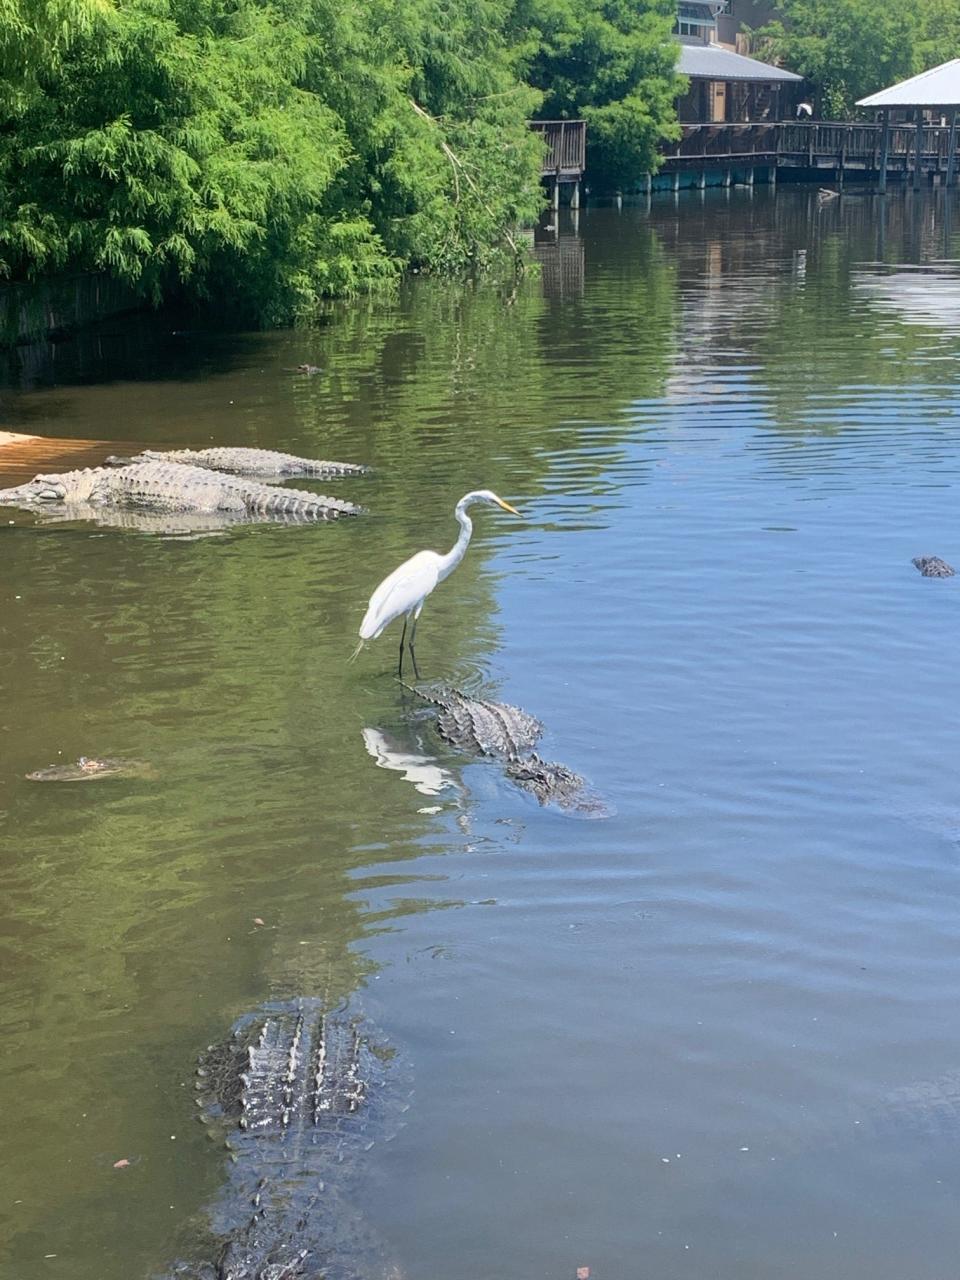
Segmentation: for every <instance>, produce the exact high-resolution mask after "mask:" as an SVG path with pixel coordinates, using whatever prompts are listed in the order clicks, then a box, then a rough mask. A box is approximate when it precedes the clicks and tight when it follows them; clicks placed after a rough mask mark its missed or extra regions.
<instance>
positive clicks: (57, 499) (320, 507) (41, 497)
mask: <svg viewBox="0 0 960 1280" xmlns="http://www.w3.org/2000/svg"><path fill="white" fill-rule="evenodd" d="M0 506H12V507H22V508H24V509H26V510H28V511H45V510H47V511H51V512H52V513H53V514H55V515H57V514H59V515H61V518H62V517H63V515H64V514H67V515H69V514H70V512H71V509H73V511H75V512H76V513H77V517H78V518H80V516H81V514H82V513H83V512H84V511H85V510H91V511H96V510H97V509H99V508H104V509H109V508H113V509H124V510H135V511H169V512H195V513H198V514H213V513H216V514H222V515H223V516H225V517H227V518H228V519H232V520H278V521H291V522H294V521H305V520H335V519H337V518H338V517H340V516H346V515H359V514H360V512H361V511H362V508H361V507H358V506H356V505H355V504H354V503H352V502H344V501H342V500H341V499H340V498H328V497H325V496H324V495H323V494H319V493H311V492H310V491H309V490H306V489H284V488H281V487H280V486H279V485H270V484H264V483H262V482H261V481H258V480H248V479H244V478H243V477H238V476H228V475H222V474H221V473H220V472H217V471H208V470H206V469H205V468H203V467H191V466H186V465H182V464H178V463H167V462H141V463H136V464H132V465H130V466H126V467H92V468H87V469H85V470H83V471H66V472H63V473H62V474H60V475H38V476H35V477H34V478H33V479H32V480H28V481H27V482H26V484H21V485H17V486H15V487H14V488H12V489H0Z"/></svg>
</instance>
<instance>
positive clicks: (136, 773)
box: [26, 756, 157, 782]
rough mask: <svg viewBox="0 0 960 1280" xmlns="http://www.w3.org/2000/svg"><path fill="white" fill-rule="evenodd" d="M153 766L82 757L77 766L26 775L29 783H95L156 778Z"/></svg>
mask: <svg viewBox="0 0 960 1280" xmlns="http://www.w3.org/2000/svg"><path fill="white" fill-rule="evenodd" d="M156 776H157V771H156V770H155V769H154V767H153V765H151V764H147V763H146V762H145V761H143V760H109V759H102V758H100V757H97V756H80V758H79V759H78V760H77V761H76V763H75V764H52V765H49V766H48V767H47V768H46V769H36V770H34V772H33V773H28V774H27V775H26V778H27V781H28V782H94V781H103V780H104V779H106V778H155V777H156Z"/></svg>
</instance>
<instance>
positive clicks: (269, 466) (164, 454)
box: [107, 448, 370, 479]
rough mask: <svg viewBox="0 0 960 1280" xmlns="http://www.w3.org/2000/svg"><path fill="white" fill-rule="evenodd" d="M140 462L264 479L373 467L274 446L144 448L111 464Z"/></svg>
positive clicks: (350, 472)
mask: <svg viewBox="0 0 960 1280" xmlns="http://www.w3.org/2000/svg"><path fill="white" fill-rule="evenodd" d="M139 462H177V463H180V464H181V465H184V466H193V467H206V468H208V469H209V470H210V471H225V472H228V473H230V474H232V475H238V476H257V477H259V478H261V479H269V478H270V477H274V478H277V477H280V478H282V477H284V476H317V477H328V476H363V475H366V474H367V473H368V472H369V470H370V468H369V467H364V466H361V465H360V464H359V463H356V462H323V461H321V460H320V459H319V458H299V457H297V455H296V454H295V453H278V452H276V451H275V450H274V449H248V448H236V449H233V448H223V449H166V450H159V449H144V450H143V452H142V453H138V454H136V455H135V456H134V457H132V458H118V457H115V456H114V457H110V458H108V459H107V465H108V466H111V467H117V466H120V467H127V466H132V465H134V464H136V463H139Z"/></svg>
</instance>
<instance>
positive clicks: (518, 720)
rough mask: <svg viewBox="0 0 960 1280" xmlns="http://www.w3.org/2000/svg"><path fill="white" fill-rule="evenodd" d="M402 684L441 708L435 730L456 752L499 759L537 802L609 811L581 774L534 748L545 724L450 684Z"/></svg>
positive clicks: (595, 812)
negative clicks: (429, 685) (425, 686)
mask: <svg viewBox="0 0 960 1280" xmlns="http://www.w3.org/2000/svg"><path fill="white" fill-rule="evenodd" d="M404 688H406V689H409V690H410V691H411V692H412V693H415V694H416V695H417V696H418V697H419V698H423V699H424V701H426V702H431V703H433V705H434V706H436V707H438V708H439V713H438V715H437V732H438V733H439V735H440V737H441V738H443V740H444V741H445V742H448V743H449V744H450V745H451V746H452V747H456V748H457V749H458V750H460V751H468V752H470V753H472V754H479V755H483V756H492V757H493V758H495V759H498V760H501V761H502V762H503V764H504V772H505V773H506V775H507V777H508V778H510V779H511V781H512V782H514V783H516V785H517V786H518V787H521V788H522V789H523V790H524V791H528V792H529V793H530V794H531V795H533V796H535V797H536V799H537V800H538V801H539V803H540V804H541V805H547V804H556V805H558V806H559V807H560V808H561V809H565V810H567V811H573V812H578V813H582V814H592V815H594V816H596V817H603V816H604V815H605V814H606V813H607V810H606V808H605V806H604V805H603V803H602V802H601V801H600V800H599V799H598V797H596V796H595V795H593V794H592V793H591V792H590V790H589V788H588V786H587V782H586V780H585V779H584V778H582V777H581V776H580V775H579V774H578V773H574V772H573V770H572V769H568V768H567V766H566V765H563V764H557V763H556V762H554V761H550V760H544V759H542V758H541V757H540V756H539V755H538V754H537V753H536V752H535V751H534V747H535V746H536V745H537V743H538V742H539V740H540V737H541V735H542V734H543V725H542V724H541V723H540V721H539V720H537V719H536V717H535V716H532V715H530V714H529V713H528V712H526V711H524V710H522V708H520V707H515V706H513V705H512V704H511V703H509V702H493V701H491V700H490V699H488V698H475V697H472V696H471V695H470V694H467V693H464V692H463V690H462V689H455V688H452V687H449V686H436V685H434V686H431V687H429V688H424V687H420V686H415V685H404Z"/></svg>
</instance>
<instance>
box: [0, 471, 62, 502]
mask: <svg viewBox="0 0 960 1280" xmlns="http://www.w3.org/2000/svg"><path fill="white" fill-rule="evenodd" d="M66 496H67V488H66V485H65V484H63V482H62V481H61V480H60V478H59V477H58V476H34V478H33V479H32V480H28V481H27V483H26V484H20V485H17V486H16V487H15V488H13V489H0V507H2V506H19V505H20V504H23V503H26V504H31V503H40V502H63V501H64V499H65V498H66Z"/></svg>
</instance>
